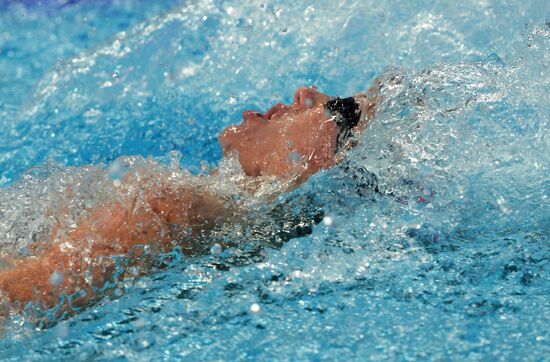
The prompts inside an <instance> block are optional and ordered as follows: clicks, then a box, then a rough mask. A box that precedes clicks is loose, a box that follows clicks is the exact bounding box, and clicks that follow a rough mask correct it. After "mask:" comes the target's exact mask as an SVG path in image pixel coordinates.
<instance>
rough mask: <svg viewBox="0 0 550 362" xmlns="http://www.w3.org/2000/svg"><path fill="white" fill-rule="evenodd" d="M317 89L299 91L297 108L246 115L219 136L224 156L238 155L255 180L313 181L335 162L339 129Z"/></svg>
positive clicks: (325, 98)
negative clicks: (311, 178)
mask: <svg viewBox="0 0 550 362" xmlns="http://www.w3.org/2000/svg"><path fill="white" fill-rule="evenodd" d="M328 100H330V97H329V96H327V95H326V94H323V93H321V92H318V91H317V90H316V89H315V88H309V87H302V88H299V89H298V90H296V93H295V94H294V102H293V103H292V104H291V105H285V104H281V103H279V104H277V105H275V106H274V107H272V108H271V109H270V110H268V111H267V112H266V113H263V114H262V113H259V112H254V111H245V112H243V122H242V123H241V124H240V125H238V126H230V127H227V128H226V129H225V130H224V131H223V132H222V134H221V135H220V137H219V141H220V144H221V146H222V149H223V155H224V156H229V155H234V156H236V157H238V159H239V162H240V164H241V166H242V168H243V170H244V172H245V173H246V174H247V175H249V176H280V177H284V176H291V175H300V176H301V177H309V176H311V175H312V174H314V173H316V172H317V171H319V170H320V169H322V168H327V167H330V166H331V165H332V164H333V162H334V154H335V150H336V137H337V136H338V132H339V127H338V126H337V125H336V123H335V122H334V121H333V119H332V117H331V115H330V114H328V113H327V112H326V111H325V104H326V102H327V101H328Z"/></svg>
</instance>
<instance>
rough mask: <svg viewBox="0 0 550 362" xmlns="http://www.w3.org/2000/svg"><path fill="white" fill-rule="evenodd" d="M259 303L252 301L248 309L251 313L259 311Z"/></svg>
mask: <svg viewBox="0 0 550 362" xmlns="http://www.w3.org/2000/svg"><path fill="white" fill-rule="evenodd" d="M260 309H261V308H260V305H259V304H258V303H253V304H252V305H251V306H250V311H251V312H252V313H258V312H259V311H260Z"/></svg>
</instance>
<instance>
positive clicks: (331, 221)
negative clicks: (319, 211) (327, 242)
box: [323, 215, 334, 226]
mask: <svg viewBox="0 0 550 362" xmlns="http://www.w3.org/2000/svg"><path fill="white" fill-rule="evenodd" d="M323 224H325V225H326V226H332V225H334V219H333V218H332V216H328V215H326V216H325V217H323Z"/></svg>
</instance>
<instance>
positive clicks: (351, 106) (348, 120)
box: [325, 97, 361, 153]
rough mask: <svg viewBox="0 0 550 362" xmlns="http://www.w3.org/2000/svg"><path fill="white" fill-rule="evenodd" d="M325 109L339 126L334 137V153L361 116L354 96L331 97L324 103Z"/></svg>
mask: <svg viewBox="0 0 550 362" xmlns="http://www.w3.org/2000/svg"><path fill="white" fill-rule="evenodd" d="M325 110H326V111H327V112H328V113H330V115H331V116H333V117H334V121H335V122H336V124H337V125H338V126H339V127H340V132H339V133H338V136H337V137H336V153H338V151H339V150H340V149H341V148H342V147H343V145H344V142H345V141H346V140H347V139H348V138H349V137H350V136H351V130H352V128H353V127H355V126H357V124H358V123H359V120H360V118H361V110H360V107H359V104H358V103H357V102H356V101H355V98H353V97H348V98H340V97H336V98H332V99H331V100H329V101H328V102H327V103H326V104H325Z"/></svg>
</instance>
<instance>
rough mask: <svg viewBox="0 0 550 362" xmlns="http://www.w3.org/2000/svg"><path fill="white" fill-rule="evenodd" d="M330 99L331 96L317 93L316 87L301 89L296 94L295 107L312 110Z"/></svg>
mask: <svg viewBox="0 0 550 362" xmlns="http://www.w3.org/2000/svg"><path fill="white" fill-rule="evenodd" d="M328 99H329V96H327V95H326V94H324V93H321V92H319V91H317V90H316V89H315V88H314V87H300V88H298V89H297V90H296V92H295V93H294V106H295V107H296V108H298V109H306V108H312V107H314V106H316V105H317V104H319V103H323V102H326V101H327V100H328Z"/></svg>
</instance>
